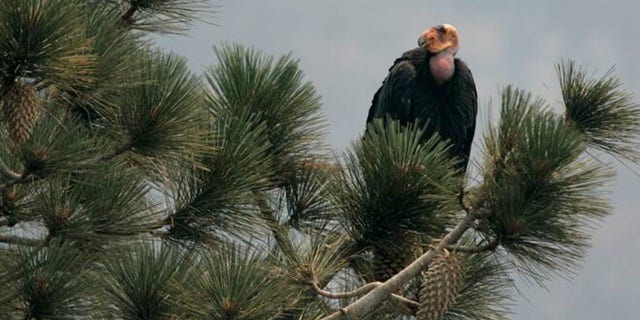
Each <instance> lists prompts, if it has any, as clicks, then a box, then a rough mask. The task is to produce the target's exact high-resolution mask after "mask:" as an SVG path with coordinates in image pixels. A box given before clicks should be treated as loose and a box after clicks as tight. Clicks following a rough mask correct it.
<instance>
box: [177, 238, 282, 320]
mask: <svg viewBox="0 0 640 320" xmlns="http://www.w3.org/2000/svg"><path fill="white" fill-rule="evenodd" d="M197 265H198V267H197V269H196V270H194V280H193V282H192V285H193V286H194V290H193V291H192V292H191V293H190V294H186V295H183V296H182V298H181V300H179V301H178V303H179V304H180V305H181V307H182V309H183V312H185V313H186V314H187V315H189V318H192V319H203V320H204V319H238V320H245V319H246V320H250V319H255V320H263V319H270V318H271V317H273V316H275V315H277V314H278V313H279V311H280V308H281V307H282V306H283V305H284V303H285V302H287V301H288V300H289V299H291V298H293V295H292V294H291V292H290V291H288V290H286V287H283V286H282V285H281V283H280V281H279V279H278V278H277V277H274V276H273V275H274V273H273V271H272V269H271V268H269V262H268V260H267V258H266V257H265V256H264V255H262V254H260V253H259V252H257V251H256V250H254V249H251V248H241V247H237V246H233V245H223V246H221V247H219V248H218V249H211V250H206V251H204V252H200V255H199V260H198V264H197ZM187 289H190V288H187Z"/></svg>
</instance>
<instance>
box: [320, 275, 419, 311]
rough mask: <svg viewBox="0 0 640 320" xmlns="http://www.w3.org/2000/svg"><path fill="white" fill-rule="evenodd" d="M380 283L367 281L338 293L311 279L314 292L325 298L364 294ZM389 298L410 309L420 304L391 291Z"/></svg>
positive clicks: (380, 283)
mask: <svg viewBox="0 0 640 320" xmlns="http://www.w3.org/2000/svg"><path fill="white" fill-rule="evenodd" d="M381 285H382V282H380V281H375V282H369V283H367V284H365V285H363V286H362V287H360V288H358V289H355V290H353V291H347V292H338V293H333V292H329V291H326V290H324V289H322V288H320V287H319V286H318V283H317V282H316V281H313V289H315V290H316V293H318V294H319V295H321V296H323V297H325V298H329V299H346V298H352V297H356V296H360V295H363V294H366V293H367V292H369V291H371V290H373V289H375V288H377V287H379V286H381ZM391 298H392V299H393V300H396V301H398V302H400V303H403V304H406V305H408V306H409V307H410V308H412V309H417V308H419V307H420V304H419V303H417V302H415V301H413V300H411V299H407V298H405V297H403V296H401V295H398V294H395V293H392V294H391Z"/></svg>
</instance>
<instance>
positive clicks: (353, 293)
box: [313, 281, 382, 299]
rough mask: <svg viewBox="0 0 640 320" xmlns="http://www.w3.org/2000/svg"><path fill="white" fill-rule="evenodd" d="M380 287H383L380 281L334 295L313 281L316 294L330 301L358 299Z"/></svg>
mask: <svg viewBox="0 0 640 320" xmlns="http://www.w3.org/2000/svg"><path fill="white" fill-rule="evenodd" d="M380 285H382V282H380V281H375V282H369V283H367V284H365V285H363V286H362V287H360V288H358V289H355V290H353V291H347V292H339V293H333V292H329V291H326V290H323V289H322V288H320V287H319V286H318V283H317V282H316V281H313V289H315V290H316V292H317V293H318V294H319V295H321V296H323V297H326V298H329V299H346V298H352V297H356V296H361V295H363V294H365V293H367V292H369V291H371V290H373V289H375V288H377V287H379V286H380Z"/></svg>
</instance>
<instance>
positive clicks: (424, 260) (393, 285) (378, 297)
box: [321, 214, 474, 320]
mask: <svg viewBox="0 0 640 320" xmlns="http://www.w3.org/2000/svg"><path fill="white" fill-rule="evenodd" d="M473 219H474V218H473V216H472V215H470V214H467V215H465V217H464V218H462V220H461V221H460V222H459V223H458V224H457V225H456V226H455V228H454V229H453V230H451V232H449V233H448V234H447V235H446V236H445V237H444V238H443V239H442V240H441V241H440V242H439V243H438V244H437V245H436V246H435V247H434V248H433V249H432V250H429V251H427V252H426V253H425V254H423V255H422V256H420V258H418V259H417V260H415V261H413V262H412V263H411V264H410V265H409V266H407V267H406V268H404V269H403V270H402V271H400V272H399V273H398V274H396V275H395V276H393V277H391V278H390V279H389V280H387V281H385V282H384V283H383V284H381V285H380V286H378V287H377V288H375V289H373V290H371V291H369V293H367V294H366V295H364V296H363V297H361V298H359V299H358V300H356V301H354V302H352V303H351V304H349V305H348V306H346V307H344V308H341V309H340V310H338V311H336V312H334V313H332V314H331V315H329V316H326V317H324V318H322V319H321V320H339V319H343V320H347V319H356V318H359V317H361V316H362V315H363V314H365V313H366V312H368V311H369V310H372V309H373V308H374V307H375V306H376V305H378V304H380V303H382V302H383V301H384V300H386V299H387V298H388V297H390V296H391V295H392V294H393V293H394V292H396V291H398V290H399V289H400V288H401V287H402V286H403V285H404V284H406V283H408V282H409V281H410V280H411V279H413V278H415V277H416V276H418V275H419V274H420V272H422V271H423V270H425V269H426V268H427V267H428V266H429V263H430V262H431V260H433V258H435V257H436V256H437V255H438V254H440V252H441V251H442V250H443V249H444V248H445V247H446V246H447V245H449V244H451V243H456V242H458V240H460V238H461V237H462V235H463V234H464V233H465V231H467V229H469V227H470V226H471V225H472V224H473Z"/></svg>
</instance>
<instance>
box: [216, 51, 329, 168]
mask: <svg viewBox="0 0 640 320" xmlns="http://www.w3.org/2000/svg"><path fill="white" fill-rule="evenodd" d="M215 50H216V56H217V58H218V60H219V63H218V65H216V66H214V67H212V68H209V70H208V71H207V74H206V76H207V80H208V82H209V86H210V88H211V90H210V92H209V97H208V100H209V107H210V109H211V112H212V113H213V115H214V117H231V118H235V117H243V116H244V115H246V114H251V115H253V116H255V117H256V119H257V123H264V125H265V126H266V133H267V135H268V137H269V143H270V148H269V153H270V155H272V156H273V157H274V161H275V162H274V165H275V172H276V173H278V175H283V174H284V173H285V172H287V171H291V170H292V169H291V165H292V162H300V161H301V160H302V161H304V160H305V159H308V158H309V157H310V155H312V154H314V153H316V154H317V151H318V150H317V149H318V148H319V147H321V145H322V144H321V143H320V141H319V139H320V138H322V137H323V133H322V129H323V126H324V119H323V117H322V116H321V114H320V107H321V105H320V97H319V96H318V94H317V93H316V91H315V89H314V87H313V86H312V84H311V83H310V82H304V81H303V73H302V71H301V70H300V68H299V67H298V63H297V61H295V60H293V59H292V58H291V55H285V56H282V57H280V58H278V59H276V58H274V57H273V56H269V55H266V54H264V53H262V52H260V51H258V50H256V49H247V48H244V47H242V46H240V45H232V46H230V45H222V46H219V47H217V48H216V49H215Z"/></svg>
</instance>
